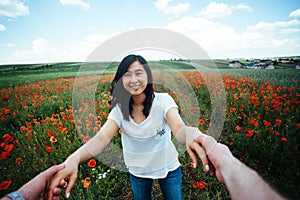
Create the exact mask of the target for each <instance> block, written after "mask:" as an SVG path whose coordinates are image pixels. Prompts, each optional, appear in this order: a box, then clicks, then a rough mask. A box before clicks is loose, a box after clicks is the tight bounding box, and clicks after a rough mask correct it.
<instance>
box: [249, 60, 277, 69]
mask: <svg viewBox="0 0 300 200" xmlns="http://www.w3.org/2000/svg"><path fill="white" fill-rule="evenodd" d="M247 68H250V69H275V67H274V64H273V61H272V60H259V62H252V63H249V64H248V65H247Z"/></svg>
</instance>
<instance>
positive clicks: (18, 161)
mask: <svg viewBox="0 0 300 200" xmlns="http://www.w3.org/2000/svg"><path fill="white" fill-rule="evenodd" d="M21 162H22V158H20V157H18V158H16V163H17V164H18V165H20V164H21Z"/></svg>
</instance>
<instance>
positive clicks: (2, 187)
mask: <svg viewBox="0 0 300 200" xmlns="http://www.w3.org/2000/svg"><path fill="white" fill-rule="evenodd" d="M10 184H11V181H3V182H2V183H0V190H7V188H9V186H10Z"/></svg>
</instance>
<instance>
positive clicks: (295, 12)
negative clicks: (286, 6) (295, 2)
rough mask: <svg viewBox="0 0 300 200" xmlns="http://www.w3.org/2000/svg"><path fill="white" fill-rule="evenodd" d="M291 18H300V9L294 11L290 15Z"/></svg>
mask: <svg viewBox="0 0 300 200" xmlns="http://www.w3.org/2000/svg"><path fill="white" fill-rule="evenodd" d="M289 16H290V17H300V9H297V10H294V11H293V12H291V13H290V15H289Z"/></svg>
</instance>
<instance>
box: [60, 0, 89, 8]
mask: <svg viewBox="0 0 300 200" xmlns="http://www.w3.org/2000/svg"><path fill="white" fill-rule="evenodd" d="M59 2H60V3H61V4H62V5H76V6H82V7H83V8H84V9H89V8H90V4H88V3H85V2H83V1H82V0H59Z"/></svg>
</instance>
